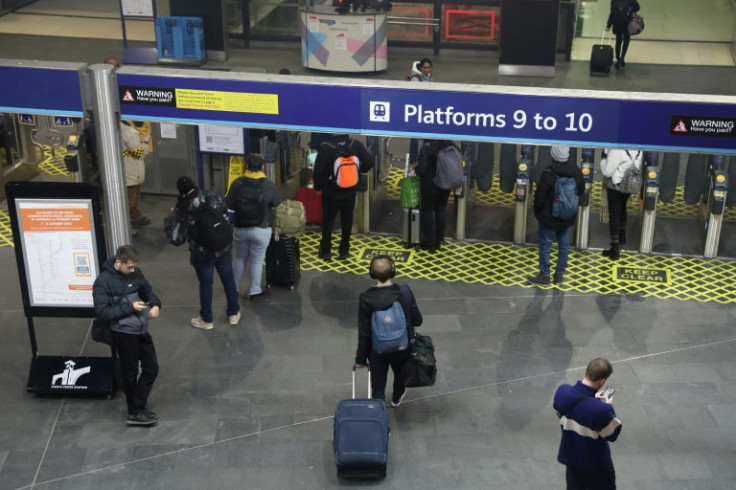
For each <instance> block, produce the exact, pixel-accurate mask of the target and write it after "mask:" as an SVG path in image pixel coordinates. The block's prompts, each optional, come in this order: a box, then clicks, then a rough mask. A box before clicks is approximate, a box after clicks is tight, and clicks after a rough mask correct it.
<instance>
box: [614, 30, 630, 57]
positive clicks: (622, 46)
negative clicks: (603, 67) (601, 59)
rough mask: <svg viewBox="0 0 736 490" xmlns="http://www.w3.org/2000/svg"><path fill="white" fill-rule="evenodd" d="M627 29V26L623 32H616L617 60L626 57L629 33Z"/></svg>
mask: <svg viewBox="0 0 736 490" xmlns="http://www.w3.org/2000/svg"><path fill="white" fill-rule="evenodd" d="M628 29H629V28H628V26H627V27H626V29H625V30H623V32H617V33H616V59H617V60H619V61H620V60H622V59H624V58H626V52H627V51H628V50H629V41H630V40H631V35H630V34H629V30H628Z"/></svg>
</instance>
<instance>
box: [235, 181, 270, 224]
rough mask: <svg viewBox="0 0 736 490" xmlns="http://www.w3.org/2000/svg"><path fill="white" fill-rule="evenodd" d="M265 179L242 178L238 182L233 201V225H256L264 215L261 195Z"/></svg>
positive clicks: (263, 199) (263, 202)
mask: <svg viewBox="0 0 736 490" xmlns="http://www.w3.org/2000/svg"><path fill="white" fill-rule="evenodd" d="M265 181H266V180H265V179H258V180H253V179H245V178H244V179H243V180H242V181H241V182H239V183H238V184H239V187H238V195H237V196H236V197H237V201H235V209H234V210H233V211H235V226H237V227H238V228H250V227H252V226H258V225H260V224H261V223H262V222H263V219H264V218H265V217H266V199H265V197H264V196H263V183H264V182H265Z"/></svg>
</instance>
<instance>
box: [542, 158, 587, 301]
mask: <svg viewBox="0 0 736 490" xmlns="http://www.w3.org/2000/svg"><path fill="white" fill-rule="evenodd" d="M550 155H551V156H552V160H553V162H552V165H550V166H548V167H547V168H546V169H545V171H544V172H542V177H541V178H540V179H539V183H538V184H537V189H536V191H534V216H535V217H536V218H537V221H538V222H539V275H536V276H532V277H530V278H529V279H528V280H529V282H531V283H532V284H540V285H545V286H546V285H548V284H549V283H550V280H549V272H550V264H549V257H550V252H551V249H552V242H553V241H554V240H555V239H557V247H558V249H557V264H556V267H555V274H554V281H555V284H562V282H563V281H564V274H565V269H566V268H567V256H568V253H569V251H570V227H571V226H572V225H574V224H575V217H576V215H573V216H572V217H571V218H570V219H566V220H562V219H558V218H555V217H554V216H552V205H553V203H554V200H555V184H556V183H557V179H558V177H571V178H573V179H574V180H575V184H576V188H577V195H578V197H580V196H581V195H583V192H585V180H583V173H582V171H581V170H580V168H579V167H578V166H577V165H576V164H575V162H571V161H569V159H570V148H569V147H567V146H553V147H552V149H551V150H550Z"/></svg>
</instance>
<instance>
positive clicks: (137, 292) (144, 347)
mask: <svg viewBox="0 0 736 490" xmlns="http://www.w3.org/2000/svg"><path fill="white" fill-rule="evenodd" d="M137 264H138V251H137V250H136V249H135V248H134V247H133V246H132V245H123V246H121V247H119V248H118V249H117V251H116V253H115V256H114V257H110V258H109V259H107V261H105V263H104V264H102V272H101V273H100V275H99V276H97V279H95V282H94V285H93V286H92V301H93V303H94V307H95V317H96V318H97V321H99V322H103V323H105V324H107V325H108V326H109V328H110V330H112V338H113V345H114V346H115V349H116V350H117V352H118V356H119V357H120V375H121V378H122V380H123V390H124V391H125V401H126V403H127V405H128V416H127V420H126V422H127V424H128V425H153V424H155V423H156V422H158V415H156V413H155V412H152V411H150V410H149V409H148V407H147V405H148V396H149V395H150V393H151V388H152V387H153V382H154V381H155V380H156V377H157V376H158V360H157V359H156V348H155V347H154V345H153V337H151V334H150V333H148V321H149V320H150V319H153V318H158V316H159V313H160V311H161V300H160V299H158V296H156V295H155V294H154V293H153V290H152V289H151V285H150V284H148V281H146V278H145V277H143V273H142V272H141V270H140V269H139V268H138V267H136V265H137ZM139 370H140V374H139Z"/></svg>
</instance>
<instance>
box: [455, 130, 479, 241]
mask: <svg viewBox="0 0 736 490" xmlns="http://www.w3.org/2000/svg"><path fill="white" fill-rule="evenodd" d="M462 149H463V186H462V187H461V188H459V189H455V191H454V196H455V197H454V199H455V239H456V240H465V217H466V215H467V205H468V192H469V190H468V187H469V186H468V182H469V179H468V175H469V174H470V169H471V167H472V166H473V162H474V160H475V154H476V153H477V151H478V143H474V142H469V141H466V142H463V144H462Z"/></svg>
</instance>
